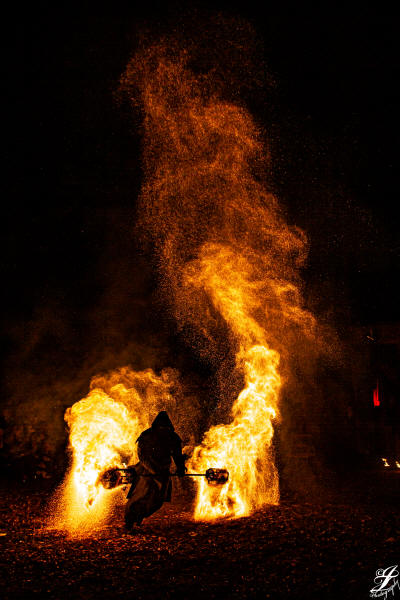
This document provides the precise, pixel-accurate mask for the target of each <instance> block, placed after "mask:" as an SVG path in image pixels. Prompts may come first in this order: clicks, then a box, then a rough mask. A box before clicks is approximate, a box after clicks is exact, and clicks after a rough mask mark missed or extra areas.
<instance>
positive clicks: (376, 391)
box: [373, 382, 381, 406]
mask: <svg viewBox="0 0 400 600" xmlns="http://www.w3.org/2000/svg"><path fill="white" fill-rule="evenodd" d="M373 400H374V406H380V405H381V401H380V399H379V385H378V382H376V388H375V389H374V392H373Z"/></svg>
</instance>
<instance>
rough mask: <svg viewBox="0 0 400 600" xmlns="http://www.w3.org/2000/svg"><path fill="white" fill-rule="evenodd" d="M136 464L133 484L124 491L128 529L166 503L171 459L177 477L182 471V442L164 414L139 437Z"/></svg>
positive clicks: (168, 491)
mask: <svg viewBox="0 0 400 600" xmlns="http://www.w3.org/2000/svg"><path fill="white" fill-rule="evenodd" d="M137 443H138V455H139V462H138V463H137V464H136V465H135V466H134V467H133V468H132V474H133V483H132V485H131V488H130V490H129V492H128V496H127V498H128V502H127V505H126V509H125V523H126V526H127V527H128V528H131V527H132V526H133V525H134V524H135V523H137V524H140V523H141V522H142V520H143V519H144V518H145V517H149V516H150V515H152V514H153V513H154V512H156V510H158V509H159V508H161V506H162V505H163V503H164V502H170V500H171V491H172V483H171V477H170V467H171V457H172V458H173V459H174V462H175V464H176V467H177V470H178V474H183V473H184V472H185V462H184V457H183V455H182V441H181V439H180V437H179V436H178V435H177V433H175V431H174V427H173V425H172V423H171V421H170V418H169V417H168V415H167V413H166V412H165V411H161V412H160V413H159V414H158V415H157V417H156V418H155V419H154V421H153V424H152V426H151V427H150V428H149V429H146V431H143V433H142V434H141V435H140V436H139V438H138V440H137Z"/></svg>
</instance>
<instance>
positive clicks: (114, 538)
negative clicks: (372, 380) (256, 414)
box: [0, 473, 400, 600]
mask: <svg viewBox="0 0 400 600" xmlns="http://www.w3.org/2000/svg"><path fill="white" fill-rule="evenodd" d="M378 479H379V478H378ZM388 482H389V483H388ZM399 484H400V473H393V474H392V475H391V478H390V477H386V479H385V480H383V479H382V478H381V480H378V482H377V483H376V484H375V487H374V489H375V491H376V492H377V493H375V494H371V486H370V485H367V478H366V481H364V482H363V483H362V485H359V486H353V489H352V491H351V493H346V494H341V495H340V500H336V501H331V502H325V503H324V504H322V503H320V502H318V500H317V499H315V501H314V502H312V503H310V502H299V501H298V500H297V501H295V500H293V499H291V500H289V499H288V498H286V499H283V500H282V502H281V504H280V505H279V506H272V507H267V508H265V509H263V510H260V511H259V512H257V513H256V514H254V515H252V516H251V517H248V518H242V519H236V520H227V521H220V522H216V523H211V524H206V523H196V522H194V521H193V520H192V519H191V511H190V510H188V506H187V505H186V506H184V505H182V504H180V503H179V502H177V501H175V502H173V503H172V504H170V505H164V507H163V508H162V509H161V510H160V511H159V512H158V513H157V514H155V515H153V516H152V517H150V518H149V519H147V520H146V521H145V522H144V523H143V525H142V527H141V529H140V532H139V533H138V534H136V535H129V534H127V533H125V532H124V530H123V527H122V520H121V515H116V516H115V519H114V522H112V523H110V524H108V525H107V526H105V527H103V528H102V529H99V530H96V531H93V533H92V535H91V537H87V538H83V539H71V538H69V537H68V536H67V535H65V534H64V533H61V532H57V531H51V530H47V529H45V527H44V525H43V518H44V513H45V505H46V503H47V500H48V498H49V491H47V492H46V491H44V490H40V489H37V488H36V489H28V488H25V489H24V488H22V487H21V486H17V485H14V487H13V488H11V487H10V486H9V485H8V486H6V485H4V484H3V485H2V486H1V488H0V492H1V501H0V511H1V512H0V517H1V523H0V534H1V535H0V546H1V554H0V568H1V571H0V573H1V575H0V598H1V600H7V599H13V600H14V599H16V598H35V597H44V598H70V599H71V600H72V599H75V598H85V599H89V598H119V597H121V598H122V597H123V598H135V599H136V598H138V599H140V598H151V599H158V598H163V599H164V598H188V599H189V600H195V599H197V598H202V599H206V598H207V599H209V598H219V599H225V598H227V599H228V598H229V599H230V598H304V599H313V598H324V599H325V598H329V599H330V598H335V599H337V600H340V599H346V598H351V599H352V600H358V599H362V598H369V596H370V594H369V590H370V589H371V587H372V586H373V585H374V577H375V572H376V570H377V569H378V568H386V567H388V566H390V565H393V564H399V562H400V561H399V558H400V553H399V546H400V544H399V540H400V516H399V510H398V505H397V501H398V489H399ZM382 489H385V490H386V492H387V490H388V489H389V493H386V494H384V495H383V496H382V495H379V490H382ZM396 594H397V597H398V598H399V600H400V589H399V590H396V591H395V592H394V598H396ZM390 598H392V596H390Z"/></svg>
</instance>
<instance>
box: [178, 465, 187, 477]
mask: <svg viewBox="0 0 400 600" xmlns="http://www.w3.org/2000/svg"><path fill="white" fill-rule="evenodd" d="M186 471H187V468H186V467H185V466H184V465H182V466H181V467H179V469H178V470H177V472H176V473H177V475H178V477H183V476H184V474H185V473H186Z"/></svg>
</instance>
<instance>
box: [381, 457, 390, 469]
mask: <svg viewBox="0 0 400 600" xmlns="http://www.w3.org/2000/svg"><path fill="white" fill-rule="evenodd" d="M382 462H383V466H384V467H390V464H389V462H388V460H387V458H382Z"/></svg>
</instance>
